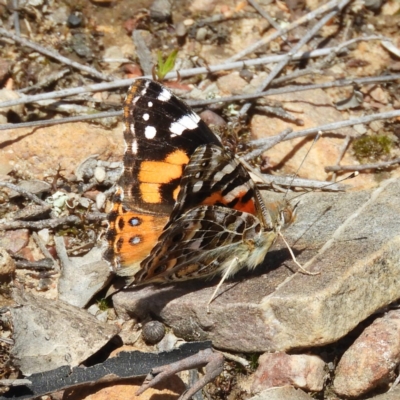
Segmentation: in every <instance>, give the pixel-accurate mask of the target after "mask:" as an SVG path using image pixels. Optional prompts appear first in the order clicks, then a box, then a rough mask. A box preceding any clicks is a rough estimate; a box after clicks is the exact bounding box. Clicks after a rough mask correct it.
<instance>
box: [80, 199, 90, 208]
mask: <svg viewBox="0 0 400 400" xmlns="http://www.w3.org/2000/svg"><path fill="white" fill-rule="evenodd" d="M79 205H81V206H82V207H83V208H89V207H90V200H89V199H87V198H86V197H81V198H80V199H79Z"/></svg>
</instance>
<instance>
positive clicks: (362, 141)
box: [353, 135, 393, 162]
mask: <svg viewBox="0 0 400 400" xmlns="http://www.w3.org/2000/svg"><path fill="white" fill-rule="evenodd" d="M392 145H393V141H392V140H391V139H390V137H388V136H387V135H374V136H363V137H361V138H359V139H356V140H355V141H354V142H353V150H354V154H355V156H356V157H357V159H358V160H359V161H361V162H365V161H368V160H378V159H379V158H380V157H382V156H384V155H387V154H389V153H390V149H391V148H392Z"/></svg>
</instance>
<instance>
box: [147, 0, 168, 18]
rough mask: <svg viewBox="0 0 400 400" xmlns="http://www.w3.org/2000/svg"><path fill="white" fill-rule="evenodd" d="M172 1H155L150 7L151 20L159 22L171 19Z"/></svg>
mask: <svg viewBox="0 0 400 400" xmlns="http://www.w3.org/2000/svg"><path fill="white" fill-rule="evenodd" d="M171 15H172V14H171V2H170V0H154V1H153V4H152V5H151V6H150V18H151V19H154V20H156V21H159V22H163V21H167V20H169V19H171Z"/></svg>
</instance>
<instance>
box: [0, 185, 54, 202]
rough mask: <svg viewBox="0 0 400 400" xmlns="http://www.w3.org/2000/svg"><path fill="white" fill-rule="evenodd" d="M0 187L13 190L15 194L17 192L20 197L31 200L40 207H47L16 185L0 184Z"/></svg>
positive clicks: (37, 198)
mask: <svg viewBox="0 0 400 400" xmlns="http://www.w3.org/2000/svg"><path fill="white" fill-rule="evenodd" d="M0 187H6V188H9V189H11V190H15V191H16V192H18V193H19V194H21V195H22V196H24V197H26V198H27V199H29V200H32V201H33V202H34V203H36V204H39V205H41V206H48V205H49V203H46V202H45V201H43V200H42V199H39V197H37V196H36V195H34V194H33V193H31V192H28V191H27V190H25V189H23V188H22V187H19V186H17V185H14V184H12V183H9V182H0Z"/></svg>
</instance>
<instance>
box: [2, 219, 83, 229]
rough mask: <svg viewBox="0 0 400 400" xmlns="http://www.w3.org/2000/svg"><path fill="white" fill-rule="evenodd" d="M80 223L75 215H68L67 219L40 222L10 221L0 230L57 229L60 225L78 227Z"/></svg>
mask: <svg viewBox="0 0 400 400" xmlns="http://www.w3.org/2000/svg"><path fill="white" fill-rule="evenodd" d="M81 222H82V221H81V220H80V219H79V218H78V217H76V216H75V215H69V216H68V217H62V218H52V219H44V220H41V221H11V222H4V223H2V224H0V230H4V231H6V230H12V229H24V228H28V229H44V228H51V229H54V228H57V227H58V226H61V225H78V224H80V223H81Z"/></svg>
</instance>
